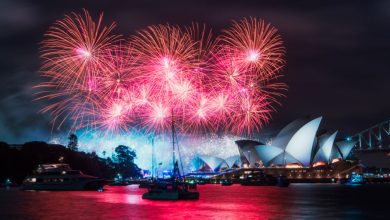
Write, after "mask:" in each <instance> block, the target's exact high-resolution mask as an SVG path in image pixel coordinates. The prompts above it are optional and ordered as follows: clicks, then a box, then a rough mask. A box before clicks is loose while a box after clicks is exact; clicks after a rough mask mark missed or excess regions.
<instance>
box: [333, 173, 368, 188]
mask: <svg viewBox="0 0 390 220" xmlns="http://www.w3.org/2000/svg"><path fill="white" fill-rule="evenodd" d="M339 182H340V183H341V184H345V185H362V184H365V181H364V178H363V176H362V175H360V174H358V173H355V172H352V174H351V175H350V176H349V177H348V178H347V179H340V180H339Z"/></svg>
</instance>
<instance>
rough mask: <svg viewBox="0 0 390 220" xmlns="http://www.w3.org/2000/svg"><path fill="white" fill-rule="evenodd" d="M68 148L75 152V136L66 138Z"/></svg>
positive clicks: (76, 142)
mask: <svg viewBox="0 0 390 220" xmlns="http://www.w3.org/2000/svg"><path fill="white" fill-rule="evenodd" d="M68 140H69V142H68V148H69V149H70V150H73V151H77V146H78V138H77V135H75V134H73V133H72V134H70V135H69V137H68Z"/></svg>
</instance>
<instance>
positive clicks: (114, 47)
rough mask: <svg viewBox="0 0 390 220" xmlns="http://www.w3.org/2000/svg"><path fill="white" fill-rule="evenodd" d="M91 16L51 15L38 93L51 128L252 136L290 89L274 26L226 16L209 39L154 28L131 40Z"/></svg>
mask: <svg viewBox="0 0 390 220" xmlns="http://www.w3.org/2000/svg"><path fill="white" fill-rule="evenodd" d="M102 17H103V16H102V15H100V16H99V18H98V21H97V22H94V21H93V20H92V18H91V16H90V15H89V13H88V12H87V11H86V10H84V11H83V15H78V14H75V13H72V14H71V15H70V16H65V18H64V19H62V20H59V21H57V22H56V23H55V24H54V25H53V26H52V27H51V28H50V29H49V31H48V32H47V34H46V35H45V40H44V41H43V43H42V55H41V56H42V59H43V64H42V68H41V72H42V77H43V78H45V82H43V83H41V84H39V85H37V86H36V87H38V88H39V89H40V91H39V92H38V98H37V99H44V100H48V101H49V102H50V103H51V104H50V105H48V106H47V107H45V108H44V109H42V111H43V112H50V114H51V115H52V118H53V121H52V122H53V124H56V126H58V127H60V126H61V125H62V124H63V123H64V122H65V121H66V120H67V119H70V121H72V123H73V124H72V125H73V126H72V127H73V128H74V129H79V128H87V129H90V130H98V131H103V132H105V131H107V132H108V131H109V132H113V133H120V132H128V131H129V130H133V129H139V130H146V131H147V132H153V133H164V132H166V131H167V130H170V128H171V123H172V120H174V121H175V126H176V128H177V131H178V132H180V133H192V134H193V133H202V132H210V131H211V132H215V133H220V132H226V133H233V134H248V135H251V134H253V133H254V132H256V131H259V130H260V129H261V128H262V127H263V126H264V124H265V123H267V122H268V120H269V119H270V117H271V113H272V112H274V111H275V109H274V107H273V105H275V104H279V102H278V97H280V96H283V94H284V90H285V89H286V88H287V87H286V85H285V84H283V83H277V82H276V81H277V80H278V78H279V77H280V74H279V72H280V70H281V68H282V67H283V65H284V60H283V57H284V51H285V49H284V47H283V44H282V41H281V38H280V36H279V35H278V34H277V30H276V29H275V28H274V27H272V26H271V25H269V24H266V23H265V22H264V21H263V20H257V19H255V18H250V19H243V20H241V21H239V22H233V26H232V27H231V28H229V29H226V30H225V31H223V34H222V35H220V36H218V37H217V38H214V37H213V35H212V32H211V30H210V29H207V28H206V27H205V25H199V24H196V23H193V24H192V25H191V26H188V27H185V28H181V27H179V26H174V25H169V24H165V25H154V26H149V27H147V28H145V29H143V30H140V31H138V32H137V33H136V34H135V35H133V36H131V37H130V38H129V40H127V41H125V40H121V39H120V36H116V35H113V34H111V32H112V30H113V28H114V27H115V24H114V23H113V24H111V25H109V26H104V27H103V26H102V24H101V23H102Z"/></svg>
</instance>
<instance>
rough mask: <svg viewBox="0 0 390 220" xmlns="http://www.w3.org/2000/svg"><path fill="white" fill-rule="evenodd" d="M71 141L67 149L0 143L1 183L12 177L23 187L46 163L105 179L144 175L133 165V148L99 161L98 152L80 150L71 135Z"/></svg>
mask: <svg viewBox="0 0 390 220" xmlns="http://www.w3.org/2000/svg"><path fill="white" fill-rule="evenodd" d="M71 138H72V140H71ZM69 140H70V141H69V144H68V147H65V146H63V145H58V144H48V143H46V142H38V141H35V142H27V143H25V144H23V145H22V146H21V147H19V148H16V147H12V146H10V145H8V144H7V143H5V142H0V182H1V183H3V182H4V181H5V180H6V179H8V178H9V179H11V180H12V181H13V182H15V183H19V184H20V183H21V182H22V181H23V179H24V178H25V177H26V176H27V175H29V174H31V173H32V171H33V170H34V169H35V168H36V167H37V166H38V164H47V163H67V164H69V165H70V166H71V168H72V169H75V170H81V171H82V172H83V173H85V174H88V175H93V176H97V177H102V178H106V179H112V178H114V177H115V176H116V175H117V174H121V175H122V176H123V177H124V178H129V177H140V176H141V174H140V171H141V170H140V168H138V166H137V164H135V163H134V159H135V158H136V156H137V155H136V152H135V151H134V150H133V149H132V148H130V147H128V146H124V145H120V146H118V147H116V148H115V151H114V152H113V154H112V155H111V157H107V158H100V157H98V156H97V154H96V153H95V152H92V153H85V152H79V151H77V136H72V137H71V136H70V138H69Z"/></svg>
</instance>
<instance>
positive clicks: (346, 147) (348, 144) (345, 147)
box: [336, 140, 356, 159]
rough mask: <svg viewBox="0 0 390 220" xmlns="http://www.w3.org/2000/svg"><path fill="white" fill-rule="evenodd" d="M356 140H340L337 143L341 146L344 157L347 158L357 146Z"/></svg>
mask: <svg viewBox="0 0 390 220" xmlns="http://www.w3.org/2000/svg"><path fill="white" fill-rule="evenodd" d="M355 144H356V141H352V140H351V141H339V142H337V143H336V145H337V146H338V147H339V149H340V151H341V154H342V156H343V159H346V158H347V157H348V155H349V154H350V153H351V150H352V148H353V147H354V146H355Z"/></svg>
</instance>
